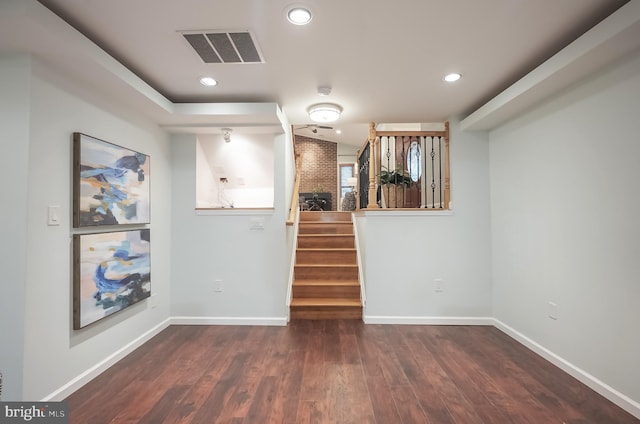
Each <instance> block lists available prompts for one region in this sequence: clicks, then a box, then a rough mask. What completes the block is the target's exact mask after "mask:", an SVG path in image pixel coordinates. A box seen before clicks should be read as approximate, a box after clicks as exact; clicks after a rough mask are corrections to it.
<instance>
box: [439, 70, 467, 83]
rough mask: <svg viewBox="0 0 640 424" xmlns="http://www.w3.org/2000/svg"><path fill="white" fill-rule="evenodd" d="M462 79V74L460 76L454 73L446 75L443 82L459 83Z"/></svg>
mask: <svg viewBox="0 0 640 424" xmlns="http://www.w3.org/2000/svg"><path fill="white" fill-rule="evenodd" d="M460 78H462V74H459V73H457V72H453V73H451V74H447V75H445V76H444V77H443V78H442V80H443V81H446V82H456V81H458V80H459V79H460Z"/></svg>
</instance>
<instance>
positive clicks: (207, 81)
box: [200, 77, 218, 87]
mask: <svg viewBox="0 0 640 424" xmlns="http://www.w3.org/2000/svg"><path fill="white" fill-rule="evenodd" d="M200 84H202V85H206V86H207V87H213V86H214V85H217V84H218V81H216V80H214V79H213V78H211V77H202V78H200Z"/></svg>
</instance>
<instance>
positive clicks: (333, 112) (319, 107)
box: [307, 103, 342, 123]
mask: <svg viewBox="0 0 640 424" xmlns="http://www.w3.org/2000/svg"><path fill="white" fill-rule="evenodd" d="M307 113H309V118H311V120H312V121H314V122H322V123H324V122H334V121H337V120H338V119H339V118H340V114H341V113H342V107H340V106H339V105H336V104H334V103H318V104H315V105H312V106H309V109H307Z"/></svg>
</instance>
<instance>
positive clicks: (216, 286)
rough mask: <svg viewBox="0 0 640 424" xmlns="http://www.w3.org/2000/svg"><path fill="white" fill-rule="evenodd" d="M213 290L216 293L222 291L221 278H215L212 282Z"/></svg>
mask: <svg viewBox="0 0 640 424" xmlns="http://www.w3.org/2000/svg"><path fill="white" fill-rule="evenodd" d="M213 291H214V292H216V293H222V280H215V281H214V282H213Z"/></svg>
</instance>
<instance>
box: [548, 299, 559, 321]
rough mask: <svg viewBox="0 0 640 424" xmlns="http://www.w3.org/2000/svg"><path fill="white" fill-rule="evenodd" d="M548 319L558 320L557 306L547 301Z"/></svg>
mask: <svg viewBox="0 0 640 424" xmlns="http://www.w3.org/2000/svg"><path fill="white" fill-rule="evenodd" d="M548 307H549V318H551V319H552V320H557V319H558V305H557V304H556V303H555V302H552V301H549V306H548Z"/></svg>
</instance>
